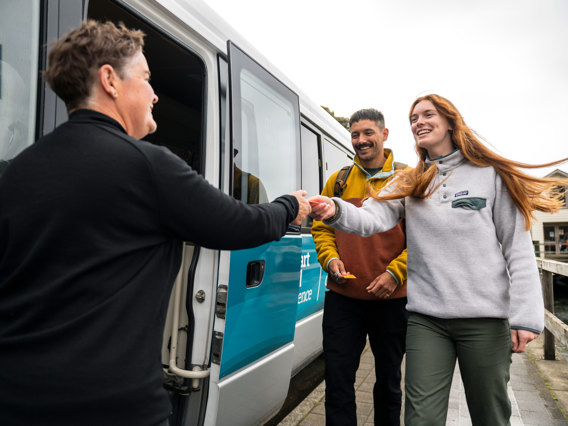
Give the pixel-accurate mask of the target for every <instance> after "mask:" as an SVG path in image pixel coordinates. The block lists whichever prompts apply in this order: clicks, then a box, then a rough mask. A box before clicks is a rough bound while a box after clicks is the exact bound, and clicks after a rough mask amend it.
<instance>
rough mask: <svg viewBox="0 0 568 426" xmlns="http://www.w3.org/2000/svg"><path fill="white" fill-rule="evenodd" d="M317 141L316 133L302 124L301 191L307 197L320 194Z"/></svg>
mask: <svg viewBox="0 0 568 426" xmlns="http://www.w3.org/2000/svg"><path fill="white" fill-rule="evenodd" d="M319 140H320V137H319V135H318V134H317V133H315V132H313V131H312V130H310V129H308V128H307V127H306V126H304V125H303V124H302V189H304V190H306V191H307V192H308V197H311V196H313V195H318V194H319V193H320V192H321V183H320V179H321V178H320V161H319Z"/></svg>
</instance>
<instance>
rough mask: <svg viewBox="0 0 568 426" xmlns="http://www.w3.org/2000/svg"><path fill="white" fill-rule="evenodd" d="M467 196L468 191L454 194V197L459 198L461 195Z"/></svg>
mask: <svg viewBox="0 0 568 426" xmlns="http://www.w3.org/2000/svg"><path fill="white" fill-rule="evenodd" d="M467 194H469V191H468V190H465V191H460V192H456V193H455V194H454V197H461V196H462V195H467Z"/></svg>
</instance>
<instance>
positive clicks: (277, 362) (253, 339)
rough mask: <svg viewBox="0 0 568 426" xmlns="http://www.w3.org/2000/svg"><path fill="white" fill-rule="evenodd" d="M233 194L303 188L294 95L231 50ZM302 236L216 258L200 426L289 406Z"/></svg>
mask: <svg viewBox="0 0 568 426" xmlns="http://www.w3.org/2000/svg"><path fill="white" fill-rule="evenodd" d="M229 81H230V86H229V87H230V118H231V120H230V122H231V147H230V154H231V156H230V157H231V158H227V161H230V162H231V164H230V166H229V167H230V168H231V169H232V176H233V179H232V182H230V185H231V187H232V190H231V192H232V194H233V195H234V196H235V197H236V198H239V199H240V200H242V201H243V202H246V203H251V204H254V203H262V202H267V201H271V200H273V199H274V198H276V197H277V196H279V195H281V194H286V193H290V192H292V191H295V190H296V189H298V188H299V185H300V123H299V118H300V115H299V100H298V96H297V95H296V94H295V93H294V92H292V91H291V90H290V89H288V88H287V87H286V86H285V85H284V84H283V83H281V82H280V81H278V80H277V79H276V78H275V77H273V76H272V75H271V74H270V73H268V72H267V71H266V70H265V69H263V68H262V67H261V66H260V65H259V64H257V63H256V62H255V61H254V60H252V59H251V58H250V57H248V56H247V55H246V54H245V53H244V52H243V51H242V50H240V49H239V48H238V47H237V46H235V45H234V44H233V43H231V42H229ZM300 260H301V236H300V228H299V227H297V228H296V227H291V228H290V229H289V232H288V233H287V235H286V236H285V237H283V238H282V239H281V240H280V241H278V242H273V243H268V244H265V245H263V246H260V247H257V248H253V249H248V250H237V251H232V252H223V253H221V260H220V262H219V265H220V266H219V267H220V270H219V292H218V296H217V313H216V317H217V318H216V320H215V327H214V330H215V331H214V339H213V350H212V367H211V376H210V388H209V400H208V403H207V414H206V419H205V424H211V425H213V424H218V425H229V424H231V425H238V424H242V425H250V424H257V423H260V422H261V421H263V420H267V419H268V418H270V417H271V416H272V415H273V414H275V413H276V412H277V411H278V410H279V408H280V406H281V405H282V403H283V402H284V400H285V398H286V394H287V392H288V385H289V381H290V375H291V369H292V362H293V357H294V345H293V340H294V328H295V320H296V309H297V303H298V302H297V301H298V282H299V278H300Z"/></svg>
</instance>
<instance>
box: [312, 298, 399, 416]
mask: <svg viewBox="0 0 568 426" xmlns="http://www.w3.org/2000/svg"><path fill="white" fill-rule="evenodd" d="M405 307H406V298H402V299H393V300H385V301H383V300H377V301H375V300H358V299H352V298H349V297H345V296H341V295H340V294H337V293H334V292H332V291H327V292H326V293H325V305H324V311H323V351H324V357H325V382H326V387H325V418H326V424H327V425H338V426H349V425H353V426H356V425H357V414H356V410H357V407H356V404H355V388H354V385H355V374H356V372H357V369H358V368H359V360H360V358H361V353H362V352H363V349H364V347H365V344H366V340H367V336H369V342H370V346H371V350H372V351H373V355H374V357H375V375H376V383H375V385H374V387H373V400H374V408H375V425H397V426H399V425H400V408H401V398H402V391H401V389H400V380H401V373H400V364H401V362H402V357H403V355H404V351H405V338H406V324H407V320H408V314H407V312H406V308H405Z"/></svg>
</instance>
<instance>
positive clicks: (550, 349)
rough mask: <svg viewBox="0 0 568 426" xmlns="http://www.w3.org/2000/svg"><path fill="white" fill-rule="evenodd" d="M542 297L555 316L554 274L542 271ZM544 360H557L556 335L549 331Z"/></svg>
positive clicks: (545, 334)
mask: <svg viewBox="0 0 568 426" xmlns="http://www.w3.org/2000/svg"><path fill="white" fill-rule="evenodd" d="M542 296H543V298H544V308H545V309H546V310H548V311H549V312H550V313H551V314H554V287H553V281H552V272H550V271H546V270H544V268H543V269H542ZM544 359H548V360H554V359H556V348H555V345H554V335H553V334H552V333H551V332H550V331H549V330H548V329H545V330H544Z"/></svg>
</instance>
